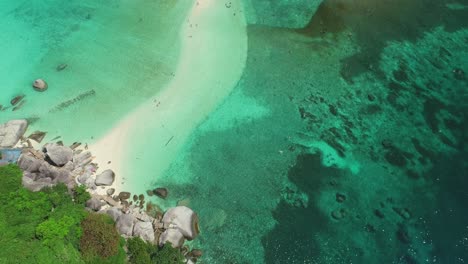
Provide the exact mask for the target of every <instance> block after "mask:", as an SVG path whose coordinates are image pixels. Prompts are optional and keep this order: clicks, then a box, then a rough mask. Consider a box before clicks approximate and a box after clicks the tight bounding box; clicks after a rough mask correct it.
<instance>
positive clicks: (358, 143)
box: [0, 0, 468, 264]
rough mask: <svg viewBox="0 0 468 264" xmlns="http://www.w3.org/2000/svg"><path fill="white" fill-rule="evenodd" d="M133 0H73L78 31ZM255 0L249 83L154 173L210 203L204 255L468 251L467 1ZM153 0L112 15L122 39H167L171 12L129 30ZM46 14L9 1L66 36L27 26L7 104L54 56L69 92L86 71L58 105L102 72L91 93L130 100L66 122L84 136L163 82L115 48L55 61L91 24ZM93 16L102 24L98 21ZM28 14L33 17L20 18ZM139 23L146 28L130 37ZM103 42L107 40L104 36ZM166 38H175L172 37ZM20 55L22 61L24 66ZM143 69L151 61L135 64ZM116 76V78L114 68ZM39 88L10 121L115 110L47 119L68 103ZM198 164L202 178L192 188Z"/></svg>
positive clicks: (389, 255) (373, 256)
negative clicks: (186, 178) (63, 65)
mask: <svg viewBox="0 0 468 264" xmlns="http://www.w3.org/2000/svg"><path fill="white" fill-rule="evenodd" d="M143 2H145V1H143ZM143 2H142V3H143ZM123 3H124V1H112V2H111V3H103V2H102V1H100V2H92V1H91V2H90V1H87V2H86V4H84V5H79V4H77V3H75V2H73V1H72V2H70V3H62V4H61V5H65V6H66V5H68V4H70V5H73V7H74V9H72V10H75V11H76V12H72V13H73V14H74V15H75V16H76V21H80V22H79V23H78V24H79V25H80V27H79V28H81V29H83V30H90V32H91V33H93V34H95V33H96V30H91V29H90V28H91V27H90V28H88V26H89V25H88V24H89V23H93V22H92V20H93V19H95V20H97V22H96V24H100V23H102V22H99V21H114V22H115V20H114V19H113V18H114V16H113V15H116V14H121V12H122V10H120V11H118V10H119V8H118V7H119V5H121V4H123ZM145 3H146V4H149V2H145ZM127 4H128V3H127ZM245 4H246V6H248V10H247V12H246V13H247V16H248V22H249V26H248V37H249V50H248V59H247V64H246V68H245V70H244V73H243V76H242V78H241V80H239V83H238V85H237V87H236V88H235V90H234V92H233V93H232V94H231V96H229V97H228V98H227V99H226V101H225V102H224V103H223V104H222V105H221V106H220V107H219V108H218V109H217V110H216V111H215V112H214V113H213V114H212V115H211V116H210V117H208V119H207V120H206V121H205V122H204V123H203V124H202V125H200V127H199V128H198V129H197V130H196V131H195V132H194V133H193V135H192V136H191V138H190V141H189V142H188V143H187V145H186V146H185V148H184V150H183V151H182V152H181V153H180V155H179V157H178V159H177V160H176V161H175V162H174V164H173V165H172V166H171V168H170V169H169V170H168V171H167V173H166V175H165V176H164V178H162V179H158V181H157V182H156V183H155V184H156V185H157V186H165V187H167V188H168V189H169V190H170V199H169V201H166V203H168V205H175V204H176V203H177V202H178V201H179V202H180V201H183V203H185V204H189V206H191V207H193V208H194V209H195V210H196V211H197V212H198V213H199V215H200V219H201V223H200V224H201V231H202V233H201V235H200V237H199V238H198V239H197V240H195V241H194V242H193V246H195V247H201V248H202V249H203V251H204V256H203V258H202V259H201V262H202V263H249V264H250V263H280V264H282V263H327V264H328V263H332V264H333V263H402V264H403V263H411V264H412V263H428V262H431V263H442V264H445V263H465V262H466V261H468V210H467V204H468V158H467V157H468V144H467V142H468V119H467V113H468V76H467V73H466V72H467V71H468V29H467V27H468V15H466V14H467V12H468V2H467V1H466V0H459V1H446V0H440V1H435V0H426V1H422V0H411V1H408V0H406V1H403V0H396V1H391V2H388V1H385V2H382V1H371V0H364V1H344V0H335V1H331V0H325V1H323V2H322V3H321V4H320V3H319V2H318V1H309V2H307V3H306V1H278V2H275V3H270V2H267V1H261V0H252V1H245ZM2 5H3V6H2ZM14 5H17V4H14V2H13V1H11V6H14ZM55 5H57V2H54V1H49V2H43V3H42V4H41V5H40V7H41V8H45V7H47V8H46V10H49V9H48V7H51V6H55ZM149 5H151V4H149ZM8 6H9V5H8V3H7V2H6V1H5V2H3V3H2V4H0V8H1V7H4V9H3V10H6V9H8V8H7V7H8ZM161 6H165V5H163V4H161V5H157V6H151V8H153V9H154V10H155V11H157V10H159V9H158V8H161ZM146 7H147V8H145V9H138V8H135V10H133V9H128V10H127V11H126V12H124V13H125V16H123V17H124V18H125V19H123V20H122V21H121V23H120V24H119V23H117V24H113V25H115V28H120V30H115V31H112V32H113V33H112V34H109V35H110V36H113V37H112V38H111V37H110V36H108V37H109V38H108V39H112V40H113V41H116V42H113V43H121V46H120V45H118V47H117V50H118V51H125V50H127V49H126V47H134V45H136V44H135V43H134V42H133V40H135V39H136V40H137V42H138V43H137V44H138V45H144V43H146V41H148V39H152V40H153V42H152V44H155V43H156V44H157V43H159V42H158V41H157V39H158V37H159V36H161V35H164V34H165V31H164V30H163V29H164V28H170V23H168V22H167V21H168V20H167V19H166V18H164V19H163V18H160V19H159V20H158V19H155V20H150V22H149V24H147V25H146V26H147V27H153V26H156V25H164V27H162V26H161V28H163V29H160V30H158V31H157V32H156V33H154V34H155V35H154V36H153V35H151V34H147V31H144V30H142V32H135V31H132V30H134V27H133V26H130V25H134V24H130V23H139V21H140V20H139V19H136V18H135V19H133V17H132V14H133V13H132V12H133V11H134V12H135V13H139V14H140V15H139V16H143V17H144V18H145V19H144V20H143V21H147V19H149V18H150V17H151V14H152V11H153V9H151V8H149V7H148V6H146ZM12 10H14V12H13V11H12ZM51 10H55V9H51ZM142 10H146V12H143V11H142ZM33 11H34V9H31V8H30V7H27V5H23V6H22V7H21V6H20V7H15V8H14V9H12V8H10V9H8V12H4V13H3V20H0V22H1V21H3V23H0V25H1V26H2V27H3V29H4V32H8V34H9V36H17V35H15V34H14V30H11V28H10V26H11V25H16V26H17V27H18V28H19V29H18V30H25V29H28V30H32V29H31V28H33V29H34V30H32V31H33V32H35V33H34V35H32V36H30V38H31V39H32V40H34V39H33V37H35V36H44V35H41V34H40V33H43V31H41V30H42V29H50V30H49V31H46V32H48V34H49V33H50V32H52V33H50V35H52V36H55V37H54V38H45V39H46V40H45V41H40V43H45V44H44V45H35V44H37V42H35V41H32V42H28V38H26V37H25V36H27V35H21V36H23V37H22V38H18V39H16V40H15V41H17V42H14V43H21V44H22V45H14V43H13V44H12V43H9V42H5V43H6V44H5V43H4V46H5V47H10V48H11V47H17V49H15V53H14V54H19V55H18V56H19V58H22V59H21V60H15V59H14V58H10V57H9V58H10V59H8V60H6V59H4V60H2V62H0V66H2V67H0V69H1V70H2V72H0V75H2V76H10V78H9V79H8V82H9V85H8V90H5V91H8V92H4V90H2V94H1V96H0V99H1V100H2V102H1V104H3V105H7V104H8V101H9V100H10V99H11V97H12V96H13V95H15V94H16V93H19V92H25V91H26V87H27V89H29V88H30V87H29V86H28V85H29V81H30V80H27V81H26V80H25V79H26V78H27V76H29V74H33V73H34V74H35V73H38V72H40V71H38V69H41V67H45V66H47V67H45V68H47V69H48V74H50V76H52V78H55V79H56V80H57V81H59V82H60V83H61V84H63V85H62V86H63V87H65V88H67V87H71V84H72V83H73V80H74V78H79V79H80V80H81V81H80V82H79V83H80V84H84V85H83V87H81V86H80V88H79V89H78V90H79V91H73V90H72V91H70V89H68V90H67V89H65V88H63V90H67V92H65V94H66V95H67V96H65V97H66V98H60V94H52V95H51V96H52V99H54V101H53V102H57V103H58V102H61V101H62V100H61V99H63V100H65V101H66V100H68V99H69V98H74V97H75V96H77V95H79V94H80V92H82V91H86V90H87V89H88V87H87V86H86V85H96V84H99V85H102V87H101V86H99V87H100V88H96V87H94V89H102V90H106V89H107V90H109V89H110V91H108V92H107V93H106V92H104V93H103V94H102V93H101V96H102V97H105V96H107V95H108V96H110V98H111V100H110V102H115V101H119V100H120V101H122V100H123V98H125V99H127V98H129V99H128V101H125V102H126V103H125V104H124V105H119V106H120V108H118V109H117V110H115V111H112V112H111V113H110V115H108V116H106V118H103V119H102V120H100V122H99V126H97V127H95V128H94V127H93V126H92V124H93V121H88V122H85V123H84V125H83V126H80V127H79V129H76V128H73V127H69V128H66V129H63V128H62V131H57V133H58V132H64V133H66V132H67V131H68V132H70V133H71V134H72V135H74V136H70V139H75V137H78V136H80V135H83V134H82V133H85V136H86V138H89V137H91V136H93V135H98V134H100V133H102V132H103V131H105V128H106V127H108V126H110V125H112V124H114V123H115V121H116V120H117V119H118V117H119V116H120V115H121V114H122V113H124V112H125V111H127V110H129V109H131V108H132V107H133V106H135V105H137V104H138V103H139V102H141V101H142V100H144V99H145V98H146V97H147V96H149V95H150V94H152V93H154V90H153V88H154V87H153V86H151V85H149V86H145V85H140V84H142V82H141V79H142V77H143V76H146V74H145V72H144V69H145V67H141V68H138V67H137V68H138V69H139V70H138V71H135V72H137V73H138V74H133V73H135V72H133V71H130V70H129V69H128V68H125V67H122V68H120V67H119V68H118V70H117V73H116V72H115V71H114V70H115V68H114V67H110V66H109V67H106V66H105V65H108V64H109V63H102V61H106V62H115V60H112V59H111V58H113V57H112V56H111V55H112V54H110V53H105V52H104V50H106V48H102V47H101V49H97V50H98V51H99V52H97V53H96V54H95V55H93V56H89V57H93V58H94V57H96V58H95V59H93V60H90V61H89V62H90V63H91V65H93V66H101V67H104V68H102V69H103V71H102V73H100V74H96V73H92V72H94V71H84V70H83V69H86V67H84V66H86V65H87V64H86V63H83V62H82V61H81V60H80V58H82V55H80V56H72V55H69V56H68V57H67V56H65V59H67V60H68V58H70V59H69V61H71V62H72V63H70V66H69V67H70V68H69V69H68V70H69V71H70V72H66V71H64V72H61V73H57V72H56V71H55V66H56V64H57V63H59V62H61V61H62V58H63V57H61V54H66V53H63V50H64V49H65V48H67V47H76V46H80V45H81V44H82V43H83V42H80V41H83V40H84V39H86V37H87V36H88V35H86V34H83V35H80V34H79V33H76V32H80V30H78V31H77V27H76V26H75V27H74V25H75V24H77V23H76V21H75V20H71V21H70V20H68V21H69V24H65V26H63V27H60V26H59V25H58V24H56V23H54V21H55V20H54V19H55V16H54V15H50V16H49V19H48V20H46V21H48V23H49V22H50V25H49V24H47V23H46V24H41V23H39V22H41V21H42V22H43V23H45V22H44V20H39V22H38V21H35V20H31V19H25V18H27V17H31V14H32V13H34V12H33ZM94 12H95V13H94ZM142 12H143V13H142ZM52 13H53V12H52ZM88 13H91V14H92V19H91V21H88V20H87V19H86V17H87V14H88ZM12 14H16V15H15V16H13V15H12ZM99 14H101V15H102V14H107V16H104V17H102V16H101V15H99ZM12 17H13V18H12ZM39 17H42V16H39ZM66 17H70V16H66ZM119 18H122V17H120V16H119ZM116 20H117V21H119V19H116ZM12 21H13V22H12ZM15 21H16V22H18V21H22V22H21V23H17V24H11V23H14V22H15ZM98 22H99V23H98ZM163 22H164V23H163ZM9 23H10V24H9ZM62 25H63V24H62ZM121 25H129V28H127V29H125V28H121ZM24 27H26V28H24ZM171 30H174V29H171ZM37 32H39V33H37ZM53 32H59V33H61V34H55V33H53ZM117 32H118V33H117ZM130 32H133V33H130ZM91 33H90V34H91ZM166 33H167V32H166ZM127 34H129V35H130V36H133V37H134V38H130V39H127V41H128V42H125V41H124V42H118V41H117V40H122V39H126V38H125V36H128V35H127ZM168 35H171V34H168ZM116 36H117V37H116ZM119 36H120V37H119ZM152 37H154V39H156V40H154V39H153V38H152ZM11 39H12V38H11ZM105 39H106V38H104V37H103V38H101V39H100V40H101V41H102V42H101V41H98V43H106V42H105ZM86 43H88V44H86V45H85V46H84V47H85V48H89V49H92V50H95V49H94V48H96V47H98V46H100V45H101V44H100V45H96V46H94V45H91V44H89V42H86ZM91 43H93V42H91ZM50 46H54V47H56V50H55V48H54V49H52V51H51V50H49V49H50ZM0 47H3V46H0ZM158 47H159V50H164V48H168V46H164V43H160V44H159V46H158ZM65 50H66V49H65ZM127 51H128V50H127ZM149 51H151V49H150V48H149V47H148V46H145V48H142V49H141V50H139V51H138V52H137V51H134V50H133V51H131V52H130V51H128V52H129V53H128V54H127V55H128V56H130V57H131V58H141V56H143V57H145V56H144V55H145V54H147V52H149ZM0 54H2V55H3V56H6V55H4V54H8V55H11V54H13V52H6V51H2V53H0ZM41 54H49V56H45V55H41ZM50 54H52V55H50ZM80 54H83V53H80ZM33 55H34V56H33ZM88 55H89V54H88ZM153 55H154V56H150V57H145V58H146V59H144V60H143V61H144V62H145V63H150V65H152V66H160V65H161V64H162V65H165V66H164V67H167V69H168V70H167V71H168V72H170V69H171V67H172V66H171V63H172V62H173V61H174V60H173V59H171V58H169V59H168V58H165V57H164V56H163V55H164V54H163V52H161V53H158V54H153ZM51 57H52V59H49V60H47V59H43V61H41V58H51ZM4 58H6V57H4ZM29 58H34V59H35V61H34V65H32V66H31V65H29V64H28V63H26V62H29V63H31V61H30V60H28V59H29ZM164 58H165V59H164ZM117 61H119V62H120V60H117ZM161 61H162V62H161ZM80 62H81V64H80ZM134 62H139V60H134ZM11 65H13V66H14V67H13V68H15V67H16V68H18V69H22V70H21V71H14V70H11V69H12V68H11ZM75 65H76V66H75ZM135 65H140V66H141V65H142V64H138V63H135V64H131V65H130V66H131V67H133V68H134V67H135ZM75 69H77V70H76V71H75ZM78 69H80V70H78ZM106 73H109V74H111V77H112V78H109V79H105V77H106V76H107V77H108V75H106ZM123 73H125V74H123ZM57 74H60V75H64V76H59V75H57ZM89 75H91V76H92V78H90V80H88V79H87V77H86V76H89ZM140 77H141V78H140ZM83 79H84V81H83ZM122 80H125V84H128V85H132V87H141V89H137V88H134V89H132V92H131V96H129V94H130V93H129V92H128V90H126V89H125V87H126V86H125V85H121V86H119V85H115V84H119V83H121V81H122ZM145 80H146V79H145ZM163 80H164V78H163ZM15 87H16V88H15ZM18 87H20V88H18ZM27 91H30V90H27ZM27 93H28V94H27V97H26V98H27V99H28V100H29V101H28V102H27V103H26V104H25V106H24V107H25V108H24V112H15V113H14V114H7V113H11V109H10V110H6V111H3V112H0V120H1V121H3V119H8V118H10V117H30V116H34V115H32V114H36V115H38V116H39V117H40V118H41V119H44V121H42V122H43V123H42V125H46V124H52V126H53V127H54V129H57V130H58V128H60V126H61V125H62V126H63V124H64V123H66V122H69V121H68V120H69V119H70V117H76V114H78V113H82V111H84V113H85V117H86V116H92V115H93V113H96V111H97V112H99V113H105V112H106V111H105V110H103V109H102V108H99V110H96V109H94V108H93V106H96V104H95V103H96V102H97V101H96V102H95V101H94V100H97V99H96V98H88V99H89V100H90V101H87V100H88V99H87V100H83V102H81V103H80V104H77V105H72V106H71V107H69V108H66V109H65V110H64V111H61V112H58V113H56V114H53V115H49V114H48V113H47V110H48V109H49V105H53V106H55V105H56V103H49V102H50V101H48V100H49V99H51V98H48V99H47V98H46V99H44V97H45V96H46V95H45V94H44V95H40V96H42V97H43V98H42V100H46V101H45V102H47V103H46V104H44V105H46V106H47V108H46V109H45V111H39V112H38V113H37V111H38V110H37V109H42V108H41V104H40V102H38V101H36V100H35V99H37V98H38V96H39V95H37V94H35V93H32V92H31V93H29V92H27ZM98 94H99V93H98ZM49 95H50V94H49ZM57 98H59V99H57ZM51 101H52V100H51ZM109 105H112V104H111V103H109V102H108V103H106V104H105V106H106V107H107V106H109ZM81 107H83V108H81ZM83 109H84V110H83ZM95 110H96V111H95ZM7 111H8V112H7ZM25 113H26V114H27V115H25ZM98 116H100V115H98ZM64 117H66V118H68V119H64ZM41 119H39V120H41ZM54 120H57V122H58V124H55V123H54V122H52V121H54ZM80 120H81V119H80ZM83 120H89V119H88V118H83ZM36 124H37V126H40V125H41V121H37V123H36ZM83 131H84V132H83ZM185 174H187V175H190V178H191V179H193V181H191V182H190V183H184V184H179V183H178V182H179V181H178V179H180V175H185ZM159 202H161V201H159Z"/></svg>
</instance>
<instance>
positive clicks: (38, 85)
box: [33, 79, 49, 92]
mask: <svg viewBox="0 0 468 264" xmlns="http://www.w3.org/2000/svg"><path fill="white" fill-rule="evenodd" d="M48 87H49V86H48V85H47V83H46V82H45V81H44V80H43V79H37V80H35V81H34V82H33V88H34V90H36V91H38V92H43V91H45V90H47V88H48Z"/></svg>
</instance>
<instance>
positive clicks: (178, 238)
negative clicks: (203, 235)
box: [159, 229, 185, 248]
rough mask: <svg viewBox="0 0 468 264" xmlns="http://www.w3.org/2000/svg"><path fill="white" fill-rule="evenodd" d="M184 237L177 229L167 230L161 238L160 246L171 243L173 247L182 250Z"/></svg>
mask: <svg viewBox="0 0 468 264" xmlns="http://www.w3.org/2000/svg"><path fill="white" fill-rule="evenodd" d="M184 241H185V239H184V235H182V234H181V233H180V232H179V231H178V230H176V229H166V231H164V232H163V233H162V234H161V236H160V237H159V246H161V247H162V246H164V244H166V243H171V244H172V246H173V247H175V248H180V247H181V246H182V245H183V244H184Z"/></svg>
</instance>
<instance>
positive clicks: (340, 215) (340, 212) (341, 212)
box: [331, 209, 346, 220]
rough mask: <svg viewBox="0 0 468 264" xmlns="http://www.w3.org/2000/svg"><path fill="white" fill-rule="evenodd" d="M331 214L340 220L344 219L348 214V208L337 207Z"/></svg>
mask: <svg viewBox="0 0 468 264" xmlns="http://www.w3.org/2000/svg"><path fill="white" fill-rule="evenodd" d="M331 216H332V217H333V219H335V220H340V219H343V218H344V217H345V216H346V210H345V209H337V210H334V211H333V212H331Z"/></svg>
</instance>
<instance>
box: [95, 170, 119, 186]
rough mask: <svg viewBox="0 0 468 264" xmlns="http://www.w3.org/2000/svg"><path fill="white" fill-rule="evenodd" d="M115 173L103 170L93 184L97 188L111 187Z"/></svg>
mask: <svg viewBox="0 0 468 264" xmlns="http://www.w3.org/2000/svg"><path fill="white" fill-rule="evenodd" d="M114 179H115V173H114V172H113V171H112V170H105V171H103V172H102V173H101V174H99V175H98V176H96V181H95V182H94V183H95V184H96V185H97V186H111V185H112V184H113V183H114Z"/></svg>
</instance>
